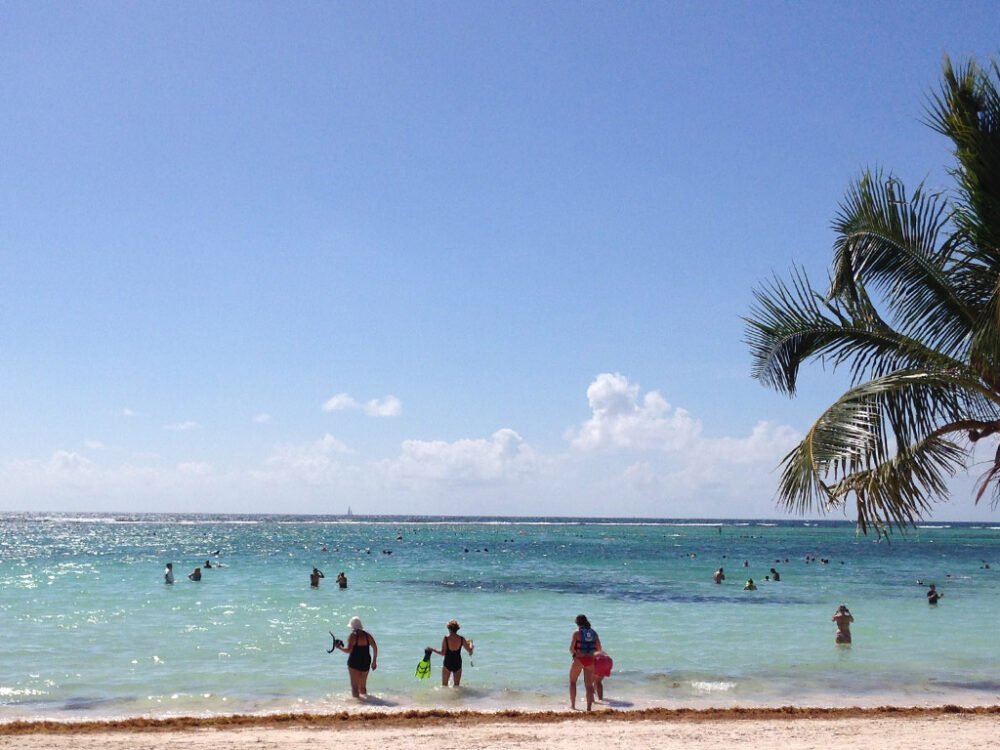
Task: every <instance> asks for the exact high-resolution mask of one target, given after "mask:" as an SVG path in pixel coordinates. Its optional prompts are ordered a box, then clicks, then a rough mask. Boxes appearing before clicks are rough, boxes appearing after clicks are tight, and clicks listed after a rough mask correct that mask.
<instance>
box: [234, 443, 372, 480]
mask: <svg viewBox="0 0 1000 750" xmlns="http://www.w3.org/2000/svg"><path fill="white" fill-rule="evenodd" d="M352 452H353V451H352V450H351V448H350V446H348V445H346V444H345V443H344V442H343V441H341V440H338V439H337V438H335V437H334V436H333V435H331V434H329V433H327V434H325V435H324V436H323V437H321V438H320V439H319V440H315V441H313V442H311V443H294V444H293V443H287V444H284V445H277V446H275V447H274V450H273V451H272V452H271V455H270V456H269V457H268V458H267V461H266V466H267V469H266V470H264V471H260V470H258V471H252V472H251V476H252V477H254V478H256V479H261V480H266V481H269V482H274V481H278V482H280V481H285V480H289V479H294V480H300V481H306V482H309V483H312V484H318V483H323V482H329V481H331V480H332V479H334V478H335V477H336V476H337V475H338V474H339V473H340V466H339V463H338V461H337V457H338V456H343V455H348V454H350V453H352Z"/></svg>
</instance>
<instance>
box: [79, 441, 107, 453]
mask: <svg viewBox="0 0 1000 750" xmlns="http://www.w3.org/2000/svg"><path fill="white" fill-rule="evenodd" d="M83 447H84V448H86V449H87V450H92V451H102V450H104V448H105V445H104V443H102V442H101V441H100V440H84V441H83Z"/></svg>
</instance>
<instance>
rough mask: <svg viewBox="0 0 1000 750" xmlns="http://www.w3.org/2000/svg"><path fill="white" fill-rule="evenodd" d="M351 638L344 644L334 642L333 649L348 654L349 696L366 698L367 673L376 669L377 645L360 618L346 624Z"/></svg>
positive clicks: (353, 618) (352, 619)
mask: <svg viewBox="0 0 1000 750" xmlns="http://www.w3.org/2000/svg"><path fill="white" fill-rule="evenodd" d="M347 624H348V626H349V627H350V628H351V637H350V638H348V639H347V643H346V644H344V643H342V642H341V641H335V642H334V644H333V645H334V648H337V649H340V650H341V651H343V652H344V653H346V654H348V657H347V673H348V675H349V676H350V678H351V695H353V696H354V697H355V698H366V697H368V672H369V671H374V670H375V669H378V644H377V643H376V642H375V639H374V638H373V637H372V634H371V633H366V632H365V629H364V626H363V625H362V624H361V618H360V617H352V618H351V621H350V622H348V623H347Z"/></svg>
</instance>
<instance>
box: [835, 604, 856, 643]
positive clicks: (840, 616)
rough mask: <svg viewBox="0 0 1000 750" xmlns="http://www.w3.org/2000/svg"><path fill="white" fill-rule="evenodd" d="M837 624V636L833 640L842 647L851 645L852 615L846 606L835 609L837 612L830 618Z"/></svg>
mask: <svg viewBox="0 0 1000 750" xmlns="http://www.w3.org/2000/svg"><path fill="white" fill-rule="evenodd" d="M830 619H832V620H833V621H834V622H835V623H837V635H836V636H835V637H834V640H835V641H836V642H837V643H840V644H843V645H847V646H849V645H851V623H852V622H854V615H852V614H851V611H850V610H849V609H848V608H847V605H846V604H841V605H840V606H839V607H837V611H836V612H834V613H833V617H832V618H830Z"/></svg>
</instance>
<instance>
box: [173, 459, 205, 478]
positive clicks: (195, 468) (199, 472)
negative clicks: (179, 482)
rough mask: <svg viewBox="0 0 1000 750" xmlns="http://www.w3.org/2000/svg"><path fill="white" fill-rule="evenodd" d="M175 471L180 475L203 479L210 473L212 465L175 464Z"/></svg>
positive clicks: (194, 462) (200, 463) (196, 463)
mask: <svg viewBox="0 0 1000 750" xmlns="http://www.w3.org/2000/svg"><path fill="white" fill-rule="evenodd" d="M177 471H178V472H179V473H181V474H190V475H191V476H196V477H204V476H208V475H209V474H211V473H212V464H210V463H206V462H204V461H188V462H186V463H182V464H177Z"/></svg>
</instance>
